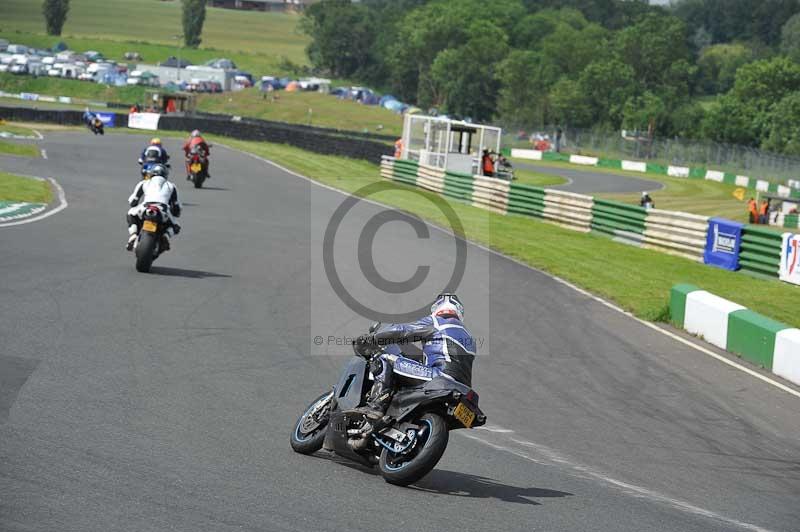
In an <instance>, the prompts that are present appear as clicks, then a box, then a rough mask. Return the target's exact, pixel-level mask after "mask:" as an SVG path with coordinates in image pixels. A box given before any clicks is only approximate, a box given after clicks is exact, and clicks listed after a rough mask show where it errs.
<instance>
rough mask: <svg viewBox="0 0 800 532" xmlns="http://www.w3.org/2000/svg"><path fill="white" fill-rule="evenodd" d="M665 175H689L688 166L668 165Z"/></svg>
mask: <svg viewBox="0 0 800 532" xmlns="http://www.w3.org/2000/svg"><path fill="white" fill-rule="evenodd" d="M667 175H670V176H672V177H689V168H688V167H686V166H669V167H667Z"/></svg>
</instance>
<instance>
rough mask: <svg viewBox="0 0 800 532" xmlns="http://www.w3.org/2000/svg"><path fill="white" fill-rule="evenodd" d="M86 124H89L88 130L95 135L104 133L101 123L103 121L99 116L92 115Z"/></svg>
mask: <svg viewBox="0 0 800 532" xmlns="http://www.w3.org/2000/svg"><path fill="white" fill-rule="evenodd" d="M87 125H88V126H89V131H91V132H92V133H94V134H95V135H105V130H104V127H105V126H104V125H103V121H102V120H100V119H99V118H97V117H94V118H93V119H91V120H89V123H88V124H87Z"/></svg>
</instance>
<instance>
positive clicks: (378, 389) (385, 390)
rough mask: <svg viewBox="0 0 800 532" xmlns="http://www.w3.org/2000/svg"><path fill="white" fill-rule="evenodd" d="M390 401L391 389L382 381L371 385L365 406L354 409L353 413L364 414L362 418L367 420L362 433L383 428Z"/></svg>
mask: <svg viewBox="0 0 800 532" xmlns="http://www.w3.org/2000/svg"><path fill="white" fill-rule="evenodd" d="M391 399H392V391H391V389H390V388H389V387H388V386H386V384H384V383H383V382H382V381H378V380H376V381H375V384H373V385H372V390H370V393H369V395H368V396H367V404H366V405H364V406H360V407H358V408H356V409H355V412H358V413H360V414H364V417H365V418H366V419H367V422H366V423H365V424H364V427H363V428H362V429H361V431H362V432H363V433H365V434H367V433H370V432H372V431H375V430H378V429H380V428H382V427H383V426H385V424H386V418H385V416H384V414H385V413H386V409H387V408H388V407H389V403H390V402H391Z"/></svg>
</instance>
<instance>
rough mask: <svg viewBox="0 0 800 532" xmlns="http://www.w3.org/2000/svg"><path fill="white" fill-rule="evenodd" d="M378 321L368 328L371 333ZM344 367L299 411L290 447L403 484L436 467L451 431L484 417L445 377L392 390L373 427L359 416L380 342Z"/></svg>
mask: <svg viewBox="0 0 800 532" xmlns="http://www.w3.org/2000/svg"><path fill="white" fill-rule="evenodd" d="M379 326H380V324H379V323H376V324H374V325H373V326H372V327H370V332H374V331H375V330H377V329H378V327H379ZM354 351H355V353H356V356H355V357H354V358H352V359H350V361H349V362H348V363H347V364H346V365H345V367H344V370H343V371H342V374H341V376H340V377H339V382H338V383H337V384H336V385H335V386H334V387H333V389H332V390H331V391H329V392H326V393H324V394H322V395H321V396H319V397H318V398H317V399H315V400H314V402H312V403H311V405H310V406H309V407H308V408H307V409H306V411H305V412H303V415H301V416H300V419H298V420H297V423H296V424H295V427H294V431H293V432H292V435H291V445H292V449H294V450H295V451H296V452H298V453H301V454H311V453H314V452H316V451H318V450H320V449H321V448H323V447H324V448H325V449H327V450H329V451H333V452H334V453H336V454H338V455H340V456H343V457H345V458H349V459H351V460H354V461H356V462H359V463H361V464H364V465H367V466H373V467H374V466H376V465H377V467H378V469H379V470H380V472H381V475H382V476H383V478H384V480H386V482H389V483H390V484H397V485H400V486H407V485H408V484H412V483H414V482H416V481H417V480H419V479H421V478H422V477H424V476H425V475H427V474H428V473H429V472H430V471H432V470H433V468H434V467H436V464H437V463H438V462H439V459H440V458H441V457H442V455H443V454H444V451H445V449H446V448H447V442H448V436H449V431H451V430H456V429H463V428H473V427H479V426H481V425H483V424H485V423H486V416H485V415H484V414H483V412H481V410H480V408H478V394H477V393H475V391H473V390H472V389H471V388H470V387H469V386H466V385H464V384H461V383H460V382H457V381H455V380H452V379H449V378H447V377H436V378H434V379H432V380H430V381H428V382H426V383H425V384H423V385H420V386H413V387H403V388H399V389H397V390H396V391H395V393H394V395H393V397H392V400H391V403H390V405H389V407H388V409H387V410H386V417H384V422H386V421H387V420H388V423H381V424H380V425H379V427H380V428H378V430H377V431H371V430H369V428H370V426H371V425H369V424H368V423H367V420H366V418H365V417H364V415H363V414H361V413H359V412H356V411H354V409H355V408H357V407H359V406H361V405H364V404H365V403H366V397H367V394H368V393H369V390H370V388H371V382H370V379H371V378H372V376H371V373H370V371H369V362H370V360H372V358H373V357H377V356H380V355H381V353H383V350H382V348H380V347H378V346H374V347H370V348H369V349H364V348H363V346H362V347H361V349H359V348H358V346H354Z"/></svg>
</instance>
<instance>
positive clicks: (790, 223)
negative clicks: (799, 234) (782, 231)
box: [783, 214, 800, 229]
mask: <svg viewBox="0 0 800 532" xmlns="http://www.w3.org/2000/svg"><path fill="white" fill-rule="evenodd" d="M799 218H800V217H798V215H796V214H787V215H786V216H785V217H784V218H783V226H784V227H786V228H788V229H797V228H798V227H800V225H798V220H799Z"/></svg>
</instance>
